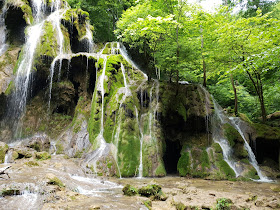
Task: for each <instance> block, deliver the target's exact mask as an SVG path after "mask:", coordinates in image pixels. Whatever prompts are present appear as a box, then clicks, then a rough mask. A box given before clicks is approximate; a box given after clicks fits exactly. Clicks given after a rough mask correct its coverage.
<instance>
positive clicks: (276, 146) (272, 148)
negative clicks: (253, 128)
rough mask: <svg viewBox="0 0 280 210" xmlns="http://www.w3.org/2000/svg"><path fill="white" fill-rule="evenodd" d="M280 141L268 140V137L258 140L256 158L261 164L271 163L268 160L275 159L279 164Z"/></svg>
mask: <svg viewBox="0 0 280 210" xmlns="http://www.w3.org/2000/svg"><path fill="white" fill-rule="evenodd" d="M279 150H280V143H279V141H276V140H274V141H268V140H266V139H257V140H256V158H257V161H258V163H260V164H269V163H268V162H267V161H270V162H271V160H273V162H274V163H277V165H278V166H279V152H280V151H279Z"/></svg>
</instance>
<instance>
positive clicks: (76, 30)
mask: <svg viewBox="0 0 280 210" xmlns="http://www.w3.org/2000/svg"><path fill="white" fill-rule="evenodd" d="M61 23H62V24H63V26H64V27H65V29H66V31H67V33H68V34H69V35H70V36H69V42H70V45H71V50H72V52H74V53H77V52H88V47H87V40H86V39H87V38H86V34H87V30H90V31H93V30H94V29H93V26H91V25H90V24H89V14H88V13H87V12H85V11H83V10H81V9H69V10H67V11H66V12H65V13H64V16H63V18H62V20H61Z"/></svg>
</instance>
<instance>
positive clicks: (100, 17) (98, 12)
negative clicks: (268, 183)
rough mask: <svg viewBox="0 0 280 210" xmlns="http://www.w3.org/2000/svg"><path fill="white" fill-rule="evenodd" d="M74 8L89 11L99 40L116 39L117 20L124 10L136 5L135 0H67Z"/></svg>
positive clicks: (96, 37)
mask: <svg viewBox="0 0 280 210" xmlns="http://www.w3.org/2000/svg"><path fill="white" fill-rule="evenodd" d="M67 1H68V3H69V4H70V6H71V7H72V8H81V9H82V10H84V11H87V12H88V13H89V17H90V20H91V22H92V23H93V25H94V28H95V32H96V33H95V39H96V40H97V41H98V42H105V41H114V40H115V35H114V33H113V31H114V29H115V27H116V22H117V21H118V19H119V18H120V16H121V14H122V13H123V11H125V10H126V9H127V8H129V7H130V6H132V5H134V4H135V3H134V0H125V1H118V0H110V1H105V0H97V1H95V0H87V1H83V0H67Z"/></svg>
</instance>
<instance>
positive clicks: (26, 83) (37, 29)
mask: <svg viewBox="0 0 280 210" xmlns="http://www.w3.org/2000/svg"><path fill="white" fill-rule="evenodd" d="M60 5H61V2H60V0H55V1H53V2H52V11H54V12H53V13H51V14H50V15H49V16H48V17H47V18H44V17H45V16H46V14H45V13H46V5H45V2H44V1H43V0H33V1H32V10H33V12H34V16H35V20H34V25H32V26H30V27H28V28H27V39H26V44H25V45H24V47H23V50H22V53H21V55H20V62H19V63H18V68H17V74H16V79H15V92H14V93H13V96H12V100H11V103H12V104H11V107H12V109H10V111H9V112H10V113H9V114H8V116H11V117H12V118H13V119H14V121H15V122H14V124H15V125H16V130H17V132H18V131H19V130H18V129H19V127H18V124H17V121H18V119H19V118H20V116H21V114H22V112H23V111H24V109H25V106H26V102H27V100H28V97H29V96H30V93H31V92H32V73H33V62H34V55H35V51H36V49H37V47H38V43H39V41H40V37H41V35H42V31H43V26H44V23H45V21H50V22H51V23H52V24H53V25H54V26H55V28H56V30H57V32H58V37H59V44H60V50H59V52H60V54H61V52H62V47H63V35H62V32H61V29H60V19H61V17H62V15H60V11H59V9H60ZM17 132H16V133H17Z"/></svg>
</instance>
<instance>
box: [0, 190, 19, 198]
mask: <svg viewBox="0 0 280 210" xmlns="http://www.w3.org/2000/svg"><path fill="white" fill-rule="evenodd" d="M20 194H21V193H20V190H19V189H13V188H4V189H2V190H1V192H0V196H1V197H5V196H14V195H20Z"/></svg>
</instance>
